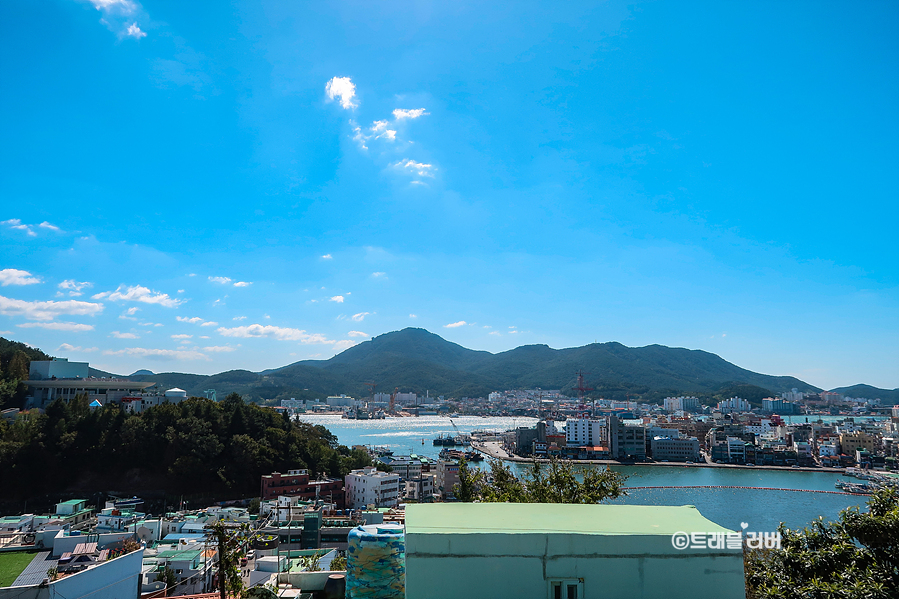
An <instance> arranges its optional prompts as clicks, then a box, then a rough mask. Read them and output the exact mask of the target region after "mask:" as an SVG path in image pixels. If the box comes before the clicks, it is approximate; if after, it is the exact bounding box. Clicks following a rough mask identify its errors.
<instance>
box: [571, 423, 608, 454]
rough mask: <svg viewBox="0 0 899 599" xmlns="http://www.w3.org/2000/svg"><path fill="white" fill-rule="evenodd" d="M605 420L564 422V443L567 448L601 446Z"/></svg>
mask: <svg viewBox="0 0 899 599" xmlns="http://www.w3.org/2000/svg"><path fill="white" fill-rule="evenodd" d="M605 424H606V423H605V420H601V419H597V420H594V419H591V418H569V419H568V420H567V421H566V422H565V442H566V444H567V445H568V447H595V446H597V445H602V444H603V441H604V439H603V436H604V435H603V433H604V431H605Z"/></svg>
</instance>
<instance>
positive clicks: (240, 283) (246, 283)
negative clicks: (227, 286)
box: [234, 281, 253, 287]
mask: <svg viewBox="0 0 899 599" xmlns="http://www.w3.org/2000/svg"><path fill="white" fill-rule="evenodd" d="M252 284H253V283H251V282H249V281H237V282H236V283H234V286H235V287H249V286H250V285H252Z"/></svg>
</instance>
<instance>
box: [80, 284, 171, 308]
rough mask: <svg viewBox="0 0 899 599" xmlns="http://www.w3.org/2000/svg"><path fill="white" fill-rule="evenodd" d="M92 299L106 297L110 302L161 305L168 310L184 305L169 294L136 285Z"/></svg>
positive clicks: (123, 287)
mask: <svg viewBox="0 0 899 599" xmlns="http://www.w3.org/2000/svg"><path fill="white" fill-rule="evenodd" d="M123 289H124V291H123ZM92 297H93V299H103V298H104V297H108V298H109V300H110V301H113V302H117V301H126V302H142V303H145V304H159V305H160V306H164V307H166V308H174V307H176V306H180V305H181V304H183V303H184V300H180V299H175V298H171V297H169V294H168V293H160V292H157V291H150V290H149V289H147V288H146V287H142V286H140V285H134V286H132V287H128V288H127V289H126V288H125V286H124V285H119V288H118V289H116V290H115V291H113V292H109V291H104V292H103V293H98V294H96V295H94V296H92Z"/></svg>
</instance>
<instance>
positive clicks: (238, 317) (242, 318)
mask: <svg viewBox="0 0 899 599" xmlns="http://www.w3.org/2000/svg"><path fill="white" fill-rule="evenodd" d="M246 319H247V317H246V316H235V317H234V318H232V319H231V320H246Z"/></svg>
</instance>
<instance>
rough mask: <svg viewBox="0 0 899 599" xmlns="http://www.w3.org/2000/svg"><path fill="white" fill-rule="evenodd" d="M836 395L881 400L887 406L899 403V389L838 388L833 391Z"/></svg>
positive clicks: (869, 387)
mask: <svg viewBox="0 0 899 599" xmlns="http://www.w3.org/2000/svg"><path fill="white" fill-rule="evenodd" d="M831 391H833V392H834V393H839V394H840V395H843V396H846V397H864V398H865V399H880V400H882V401H883V402H885V403H886V404H893V405H895V404H897V403H899V389H892V390H891V389H878V388H877V387H872V386H871V385H852V386H851V387H838V388H836V389H831Z"/></svg>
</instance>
